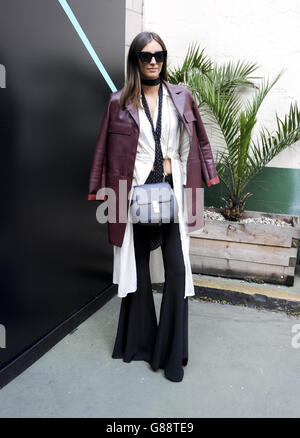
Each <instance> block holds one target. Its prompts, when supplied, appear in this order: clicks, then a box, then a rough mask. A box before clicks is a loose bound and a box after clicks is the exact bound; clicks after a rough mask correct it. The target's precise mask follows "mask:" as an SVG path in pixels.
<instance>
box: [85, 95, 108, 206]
mask: <svg viewBox="0 0 300 438" xmlns="http://www.w3.org/2000/svg"><path fill="white" fill-rule="evenodd" d="M111 99H112V94H111V95H110V98H109V101H108V104H107V106H106V110H105V114H104V117H103V119H102V123H101V126H100V131H99V134H98V139H97V143H96V147H95V151H94V157H93V162H92V166H91V170H90V180H89V193H88V200H89V201H91V200H95V199H97V200H102V201H105V200H106V199H107V195H105V194H101V193H98V195H97V192H98V190H100V189H101V188H104V187H106V149H107V148H106V140H107V131H108V124H109V114H110V105H111ZM96 195H97V197H96Z"/></svg>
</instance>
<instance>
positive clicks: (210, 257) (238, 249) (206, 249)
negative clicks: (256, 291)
mask: <svg viewBox="0 0 300 438" xmlns="http://www.w3.org/2000/svg"><path fill="white" fill-rule="evenodd" d="M206 210H210V211H215V212H217V213H220V209H218V208H214V207H210V208H206ZM261 216H264V217H267V218H273V219H281V220H285V221H287V222H288V223H290V224H292V226H287V227H281V226H277V225H269V224H257V223H239V222H233V221H228V220H225V221H218V220H205V226H204V229H203V230H202V231H194V232H192V233H190V260H191V266H192V272H193V273H197V274H205V275H217V276H221V277H230V278H241V279H244V280H246V281H255V282H258V283H262V282H266V283H275V284H285V285H287V286H292V285H293V284H294V275H295V266H296V259H297V251H298V243H299V238H300V217H299V216H293V215H287V214H276V213H264V212H258V211H247V210H246V211H245V212H244V216H243V218H249V217H251V218H257V217H261Z"/></svg>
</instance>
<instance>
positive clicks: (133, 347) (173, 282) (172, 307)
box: [89, 32, 219, 382]
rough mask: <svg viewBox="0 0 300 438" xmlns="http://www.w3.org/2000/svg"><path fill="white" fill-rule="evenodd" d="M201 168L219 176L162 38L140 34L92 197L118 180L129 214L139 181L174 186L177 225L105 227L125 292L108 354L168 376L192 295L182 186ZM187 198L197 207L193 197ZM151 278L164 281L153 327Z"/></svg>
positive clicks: (179, 368)
mask: <svg viewBox="0 0 300 438" xmlns="http://www.w3.org/2000/svg"><path fill="white" fill-rule="evenodd" d="M201 169H202V173H201ZM195 171H196V172H195ZM202 174H203V178H204V180H205V183H206V185H207V186H210V185H212V184H217V183H219V179H218V176H217V173H216V169H215V165H214V160H213V156H212V152H211V148H210V144H209V142H208V138H207V135H206V132H205V129H204V127H203V124H202V121H201V118H200V115H199V112H198V109H197V107H196V104H195V102H194V100H193V97H192V94H191V93H190V91H189V90H188V89H186V88H185V87H181V86H174V85H171V84H169V83H168V82H167V50H166V46H165V44H164V43H163V41H162V40H161V38H160V37H159V36H158V35H157V34H155V33H153V32H141V33H140V34H138V35H137V36H136V37H135V38H134V40H133V41H132V43H131V46H130V49H129V52H128V58H127V77H126V81H125V84H124V87H123V89H122V90H120V91H117V92H115V93H112V94H111V97H110V101H109V104H108V106H107V110H106V114H105V116H104V119H103V122H102V126H101V129H100V134H99V138H98V142H97V146H96V151H95V155H94V160H93V165H92V169H91V176H90V188H89V199H104V200H105V199H107V196H106V195H105V196H103V195H102V196H103V197H100V198H99V197H98V198H96V193H97V192H98V190H99V189H100V188H103V187H104V182H105V183H106V185H107V186H108V187H112V188H116V183H117V182H118V181H119V180H120V179H121V178H124V179H125V180H126V181H127V182H128V185H129V189H128V190H130V192H129V193H128V191H127V193H128V199H129V203H128V204H127V211H128V218H129V215H130V212H129V210H128V205H129V204H130V199H131V195H132V190H133V187H134V186H135V185H136V184H138V185H141V184H148V183H155V182H161V181H162V178H163V176H164V177H165V181H167V182H169V184H170V185H171V187H172V188H173V190H174V194H175V197H176V199H177V203H178V218H179V220H178V222H170V223H163V224H162V225H153V226H149V227H147V226H146V227H145V226H143V225H141V224H133V223H132V222H131V221H130V220H127V222H126V224H124V227H123V229H122V230H121V228H120V225H121V224H120V223H118V219H117V224H115V225H117V226H119V227H118V228H113V225H112V224H109V226H110V227H111V228H110V242H111V243H112V244H113V245H114V272H113V282H114V283H115V284H118V285H119V286H118V296H119V297H122V302H121V308H120V315H119V322H118V329H117V334H116V339H115V344H114V348H113V353H112V357H113V358H122V359H123V361H125V362H130V361H132V360H145V361H147V362H149V364H150V366H151V368H152V369H153V370H154V371H156V370H157V369H159V368H162V369H164V374H165V376H166V378H168V379H169V380H171V381H174V382H180V381H182V379H183V376H184V370H183V366H185V365H187V363H188V299H187V297H188V296H193V295H195V292H194V285H193V278H192V271H191V265H190V260H189V236H188V230H189V229H188V226H187V223H186V222H187V221H186V216H185V217H184V215H186V211H185V201H184V196H183V187H185V186H187V187H190V188H191V189H196V188H198V189H200V188H201V183H202ZM118 193H119V192H118ZM118 193H117V195H118ZM117 198H118V196H117ZM202 202H203V199H202ZM191 203H192V207H193V211H194V210H195V208H196V205H195V203H196V201H195V200H194V199H192V201H191ZM199 214H200V215H201V214H202V216H203V210H201V211H200V213H198V216H199ZM196 215H197V213H196ZM200 223H201V225H203V218H202V221H200ZM198 229H199V225H198ZM152 282H164V288H163V295H162V301H161V308H160V317H159V323H158V324H157V317H156V312H155V306H154V300H153V293H152V287H151V283H152Z"/></svg>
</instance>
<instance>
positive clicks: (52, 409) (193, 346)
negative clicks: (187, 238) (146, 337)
mask: <svg viewBox="0 0 300 438" xmlns="http://www.w3.org/2000/svg"><path fill="white" fill-rule="evenodd" d="M154 299H155V304H156V310H157V315H158V316H159V309H160V303H161V295H160V294H157V293H155V294H154ZM120 300H121V299H120V298H118V297H117V296H115V297H114V298H113V299H112V300H111V301H110V302H109V303H107V304H106V305H105V306H104V307H103V308H102V309H100V310H99V311H98V312H96V313H95V314H94V315H92V316H91V317H90V318H89V319H88V320H86V321H85V322H84V323H83V324H81V325H80V326H79V327H78V329H77V330H76V331H75V332H74V333H73V334H70V335H67V336H66V337H65V338H64V339H63V340H62V341H61V342H59V343H58V344H57V345H56V346H55V347H54V348H52V349H51V350H50V351H49V352H48V353H46V354H45V355H44V356H43V357H42V358H41V359H39V360H38V361H37V362H36V363H35V364H33V365H32V366H31V367H30V368H28V369H27V370H26V371H25V372H23V373H22V374H21V375H20V376H18V377H17V378H16V379H15V380H13V381H12V382H10V383H9V384H8V385H6V386H5V387H4V388H3V389H2V390H1V391H0V417H2V418H3V417H10V418H12V417H84V418H86V417H102V418H110V417H113V418H122V417H125V418H128V417H137V418H147V417H156V418H167V417H171V418H184V417H186V418H202V417H299V416H300V348H294V347H293V345H292V338H293V336H295V334H293V333H292V327H293V326H294V325H295V324H300V319H299V318H296V317H291V316H287V315H285V314H282V313H276V312H271V311H267V310H256V309H250V308H246V307H243V306H233V305H222V304H216V303H208V302H201V301H198V300H194V299H193V300H189V363H188V365H187V367H184V370H185V375H184V379H183V381H182V382H171V381H169V380H167V379H166V378H165V377H164V375H163V370H158V371H156V372H154V371H152V370H151V369H150V367H149V364H148V363H147V362H143V361H139V362H131V363H125V362H123V361H122V360H120V359H112V358H111V351H112V347H113V343H114V339H115V333H116V329H117V322H118V315H119V308H120V303H121V301H120ZM296 328H297V327H296ZM298 328H299V329H300V325H299V327H298ZM294 344H295V346H298V345H299V346H300V337H299V339H298V341H297V339H296V338H294Z"/></svg>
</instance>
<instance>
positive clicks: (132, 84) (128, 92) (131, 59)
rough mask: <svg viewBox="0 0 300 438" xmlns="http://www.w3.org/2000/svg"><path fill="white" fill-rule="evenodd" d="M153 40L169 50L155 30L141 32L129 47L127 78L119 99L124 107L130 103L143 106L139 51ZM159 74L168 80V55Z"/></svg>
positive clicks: (137, 106)
mask: <svg viewBox="0 0 300 438" xmlns="http://www.w3.org/2000/svg"><path fill="white" fill-rule="evenodd" d="M152 40H155V41H157V42H158V43H159V44H160V45H161V47H162V49H163V50H167V49H166V46H165V44H164V42H163V40H162V39H161V38H160V37H159V36H158V35H157V33H155V32H140V33H139V34H138V35H136V37H135V38H134V39H133V41H132V43H131V45H130V47H129V51H128V55H127V68H126V79H125V83H124V87H123V88H122V93H121V96H120V101H119V103H120V106H121V108H122V109H125V106H126V105H128V104H129V103H133V105H134V106H135V107H136V108H141V104H140V96H141V76H140V70H139V65H138V56H137V52H138V51H139V50H142V49H143V47H145V45H146V44H148V43H149V42H150V41H152ZM159 76H160V77H161V78H162V79H164V80H165V81H167V80H168V77H167V57H166V58H165V60H164V63H163V66H162V69H161V72H160V74H159Z"/></svg>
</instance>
